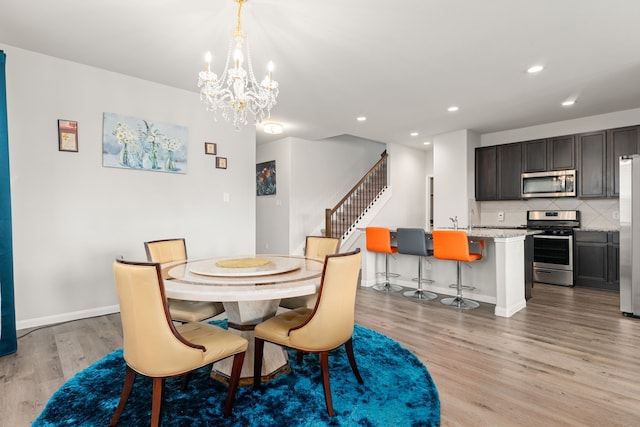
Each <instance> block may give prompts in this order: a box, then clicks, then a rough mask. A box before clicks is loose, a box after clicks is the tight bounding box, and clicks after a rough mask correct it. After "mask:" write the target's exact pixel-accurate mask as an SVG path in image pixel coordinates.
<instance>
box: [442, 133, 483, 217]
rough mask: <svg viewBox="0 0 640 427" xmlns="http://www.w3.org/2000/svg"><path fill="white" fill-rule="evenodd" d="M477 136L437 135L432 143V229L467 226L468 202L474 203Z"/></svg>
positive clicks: (467, 134) (458, 134) (469, 134)
mask: <svg viewBox="0 0 640 427" xmlns="http://www.w3.org/2000/svg"><path fill="white" fill-rule="evenodd" d="M479 143H480V139H479V136H478V135H477V134H476V133H474V132H471V131H468V130H460V131H456V132H450V133H447V134H443V135H438V136H436V137H435V138H434V139H433V176H434V179H433V180H434V202H433V204H434V214H433V216H434V222H433V225H434V228H438V227H451V226H452V222H451V221H450V220H449V218H453V217H455V216H457V217H458V225H459V226H460V227H466V226H467V224H468V223H469V212H470V209H469V208H470V202H469V201H470V200H475V188H474V179H475V178H474V174H475V160H474V159H475V157H474V156H475V154H474V153H475V151H474V149H475V147H476V146H478V145H479Z"/></svg>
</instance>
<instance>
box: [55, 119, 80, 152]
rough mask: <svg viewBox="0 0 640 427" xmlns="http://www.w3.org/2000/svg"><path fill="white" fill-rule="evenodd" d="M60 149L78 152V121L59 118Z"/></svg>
mask: <svg viewBox="0 0 640 427" xmlns="http://www.w3.org/2000/svg"><path fill="white" fill-rule="evenodd" d="M58 151H73V152H76V153H77V152H78V122H76V121H74V120H58Z"/></svg>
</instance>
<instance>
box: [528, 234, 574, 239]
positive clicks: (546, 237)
mask: <svg viewBox="0 0 640 427" xmlns="http://www.w3.org/2000/svg"><path fill="white" fill-rule="evenodd" d="M533 238H534V239H556V240H571V236H546V235H541V234H534V235H533Z"/></svg>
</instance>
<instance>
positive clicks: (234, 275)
mask: <svg viewBox="0 0 640 427" xmlns="http://www.w3.org/2000/svg"><path fill="white" fill-rule="evenodd" d="M252 257H257V258H261V259H266V260H269V261H270V264H269V265H267V266H264V267H252V268H249V269H246V270H245V269H230V268H220V267H217V266H216V265H215V264H216V262H218V261H221V260H229V259H235V258H252ZM323 265H324V262H323V261H322V260H318V259H312V258H305V257H301V256H293V255H249V256H238V257H217V258H208V259H204V260H195V261H187V262H184V261H179V262H176V263H175V267H173V268H171V269H170V270H169V272H168V273H169V276H171V277H172V278H173V280H166V281H165V283H164V285H165V291H166V294H167V297H169V298H176V299H184V300H191V301H221V302H225V301H261V300H271V299H282V298H289V297H294V296H301V295H309V294H313V293H315V292H317V290H318V287H319V286H320V278H321V275H322V268H323ZM256 269H257V270H256ZM241 270H245V271H244V272H242V271H241ZM252 270H253V271H252ZM196 271H197V272H198V273H200V274H198V273H196Z"/></svg>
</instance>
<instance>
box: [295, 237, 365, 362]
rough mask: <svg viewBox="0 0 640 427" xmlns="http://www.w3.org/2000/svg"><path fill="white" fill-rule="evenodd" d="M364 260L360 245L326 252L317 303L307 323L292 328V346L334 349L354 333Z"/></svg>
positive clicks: (322, 349)
mask: <svg viewBox="0 0 640 427" xmlns="http://www.w3.org/2000/svg"><path fill="white" fill-rule="evenodd" d="M361 260H362V254H361V253H360V248H357V249H356V250H355V251H353V252H347V253H342V254H334V255H327V257H326V258H325V262H324V268H323V270H322V279H321V283H320V289H319V291H318V300H317V301H316V306H315V308H314V309H313V312H312V314H311V316H310V317H309V319H308V320H307V321H306V322H305V323H304V324H302V325H300V326H299V327H297V328H294V329H292V330H291V331H289V337H290V341H291V344H292V345H293V346H295V347H296V348H300V349H304V350H308V351H325V350H331V349H334V348H336V347H339V346H340V345H342V344H344V343H345V342H347V341H348V340H349V338H350V337H351V335H353V325H354V322H355V319H354V312H355V302H356V291H357V288H358V277H359V274H360V263H361Z"/></svg>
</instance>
